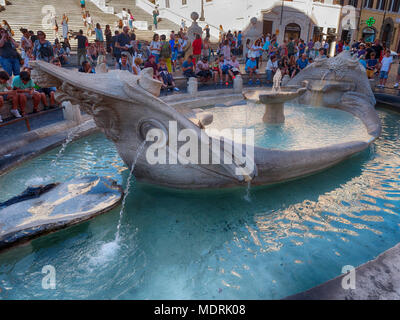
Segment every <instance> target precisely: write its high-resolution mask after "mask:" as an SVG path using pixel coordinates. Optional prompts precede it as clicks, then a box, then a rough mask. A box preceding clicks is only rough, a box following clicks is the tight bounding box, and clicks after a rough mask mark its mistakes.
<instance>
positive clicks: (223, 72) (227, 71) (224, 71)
mask: <svg viewBox="0 0 400 320" xmlns="http://www.w3.org/2000/svg"><path fill="white" fill-rule="evenodd" d="M230 69H231V68H229V67H228V66H223V67H222V74H228V73H229V70H230Z"/></svg>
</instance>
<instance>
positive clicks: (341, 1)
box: [333, 0, 344, 6]
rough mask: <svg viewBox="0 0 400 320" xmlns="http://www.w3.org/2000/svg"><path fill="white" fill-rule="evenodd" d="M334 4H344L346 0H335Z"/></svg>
mask: <svg viewBox="0 0 400 320" xmlns="http://www.w3.org/2000/svg"><path fill="white" fill-rule="evenodd" d="M333 4H336V5H341V6H344V0H333Z"/></svg>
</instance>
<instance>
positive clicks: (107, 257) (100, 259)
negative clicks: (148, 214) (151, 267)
mask: <svg viewBox="0 0 400 320" xmlns="http://www.w3.org/2000/svg"><path fill="white" fill-rule="evenodd" d="M145 145H146V141H143V142H142V144H141V145H140V146H139V148H138V150H137V153H136V156H135V158H134V159H133V162H132V166H131V169H130V170H129V175H128V179H127V181H126V185H125V189H124V196H123V198H122V204H121V210H120V211H119V219H118V224H117V232H116V233H115V238H114V240H112V241H110V242H106V243H103V244H102V245H101V247H100V249H99V251H98V252H97V253H96V255H91V256H90V258H89V265H90V266H98V265H104V264H105V263H106V262H109V261H112V259H113V257H114V256H115V255H116V254H117V253H118V251H119V248H120V244H119V242H120V239H121V235H120V231H121V224H122V217H123V214H124V211H125V202H126V199H127V198H128V195H129V191H130V185H131V180H132V177H133V171H134V169H135V166H136V163H137V160H138V159H139V156H140V155H141V154H142V152H143V150H144V147H145ZM90 270H92V269H90Z"/></svg>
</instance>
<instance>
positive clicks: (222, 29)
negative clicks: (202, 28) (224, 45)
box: [218, 24, 224, 42]
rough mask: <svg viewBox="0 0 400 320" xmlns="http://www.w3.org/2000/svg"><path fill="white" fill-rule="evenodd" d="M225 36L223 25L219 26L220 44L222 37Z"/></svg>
mask: <svg viewBox="0 0 400 320" xmlns="http://www.w3.org/2000/svg"><path fill="white" fill-rule="evenodd" d="M223 34H224V28H223V27H222V24H220V25H219V39H218V42H222V36H223Z"/></svg>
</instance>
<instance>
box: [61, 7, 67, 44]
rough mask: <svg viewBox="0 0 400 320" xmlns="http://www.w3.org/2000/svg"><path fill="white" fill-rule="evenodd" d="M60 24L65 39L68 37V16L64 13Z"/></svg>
mask: <svg viewBox="0 0 400 320" xmlns="http://www.w3.org/2000/svg"><path fill="white" fill-rule="evenodd" d="M61 24H62V34H63V39H67V38H68V17H67V14H66V13H64V14H63V18H62V22H61Z"/></svg>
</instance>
